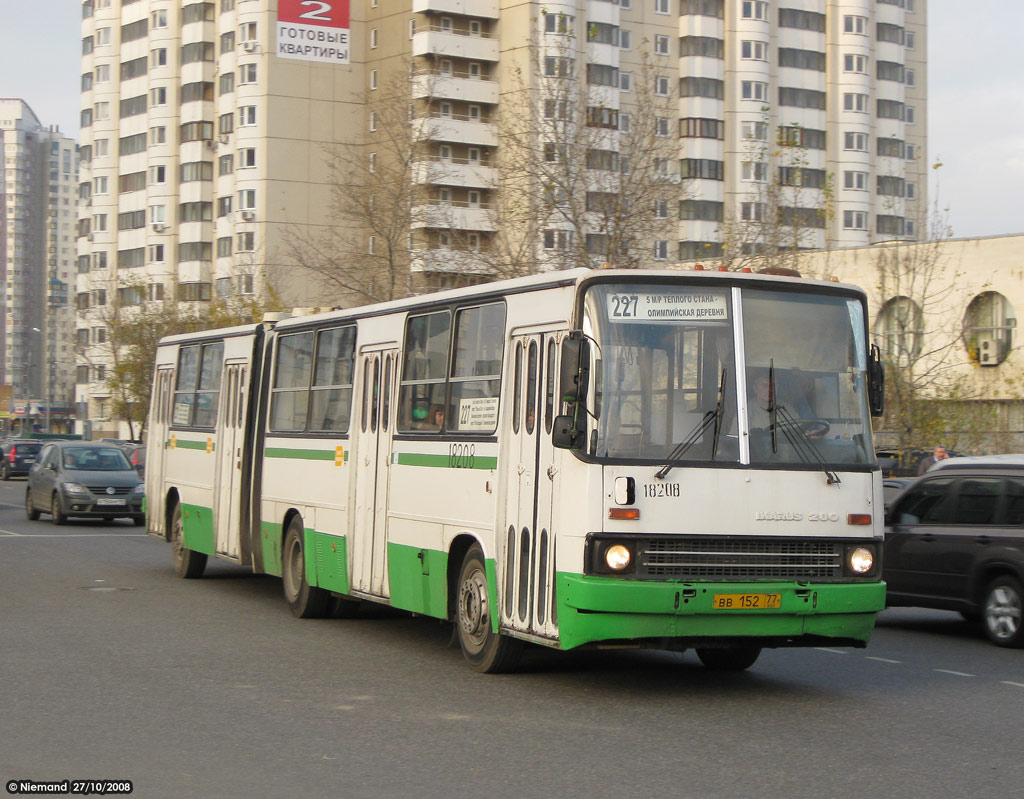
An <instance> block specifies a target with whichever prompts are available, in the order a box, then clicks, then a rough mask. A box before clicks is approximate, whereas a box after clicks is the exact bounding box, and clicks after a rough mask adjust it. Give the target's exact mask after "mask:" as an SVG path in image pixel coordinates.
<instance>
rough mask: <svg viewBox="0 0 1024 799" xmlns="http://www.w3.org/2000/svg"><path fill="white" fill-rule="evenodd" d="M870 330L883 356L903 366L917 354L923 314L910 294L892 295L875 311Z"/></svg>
mask: <svg viewBox="0 0 1024 799" xmlns="http://www.w3.org/2000/svg"><path fill="white" fill-rule="evenodd" d="M874 333H875V336H874V338H875V344H877V345H878V347H879V349H881V350H882V353H883V354H884V355H885V358H886V360H887V361H889V362H891V363H892V364H893V365H894V366H897V367H904V368H905V367H907V366H909V365H910V364H911V363H912V362H913V361H914V360H915V359H917V358H918V357H919V356H920V355H921V350H922V348H923V346H924V314H923V313H921V308H920V306H918V304H917V303H915V302H914V301H913V300H912V299H910V297H893V298H892V299H891V300H889V301H888V302H887V303H885V305H884V306H882V309H881V310H880V311H879V312H878V317H877V319H876V321H875V330H874Z"/></svg>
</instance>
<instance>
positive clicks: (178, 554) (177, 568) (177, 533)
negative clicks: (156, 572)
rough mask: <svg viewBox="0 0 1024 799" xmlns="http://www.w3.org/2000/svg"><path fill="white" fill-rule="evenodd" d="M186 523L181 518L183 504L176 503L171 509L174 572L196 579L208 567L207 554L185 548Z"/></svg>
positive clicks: (186, 577) (180, 575)
mask: <svg viewBox="0 0 1024 799" xmlns="http://www.w3.org/2000/svg"><path fill="white" fill-rule="evenodd" d="M183 530H184V523H183V522H182V520H181V505H179V504H178V503H175V504H174V510H172V511H171V557H172V558H173V559H174V572H175V574H177V575H178V576H179V577H184V578H185V579H186V580H195V579H196V578H198V577H202V576H203V571H204V570H205V569H206V555H205V554H203V553H202V552H196V551H195V550H192V549H185V547H184V545H183V543H182V539H183V536H182V532H183Z"/></svg>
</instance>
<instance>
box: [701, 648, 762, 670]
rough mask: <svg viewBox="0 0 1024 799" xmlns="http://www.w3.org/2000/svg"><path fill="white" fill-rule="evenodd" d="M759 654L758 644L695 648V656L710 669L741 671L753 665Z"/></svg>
mask: <svg viewBox="0 0 1024 799" xmlns="http://www.w3.org/2000/svg"><path fill="white" fill-rule="evenodd" d="M760 655H761V647H759V646H738V647H734V648H732V649H700V648H698V649H697V657H699V658H700V662H701V663H703V664H704V667H705V668H707V669H710V670H711V671H743V670H744V669H749V668H750V667H751V666H753V665H754V662H755V661H756V660H757V658H758V657H759V656H760Z"/></svg>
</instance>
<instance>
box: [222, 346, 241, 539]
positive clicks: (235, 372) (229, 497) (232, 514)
mask: <svg viewBox="0 0 1024 799" xmlns="http://www.w3.org/2000/svg"><path fill="white" fill-rule="evenodd" d="M245 381H246V364H245V363H244V362H242V363H228V364H226V365H225V367H224V378H223V381H222V384H221V392H220V393H221V407H220V413H218V414H217V452H216V454H215V457H216V459H217V466H216V468H217V478H216V491H217V495H216V499H215V502H216V505H215V508H214V514H215V516H214V518H215V519H216V520H217V530H216V536H217V541H216V550H217V554H218V555H224V556H226V557H229V558H237V557H238V555H239V540H240V537H241V529H240V524H239V522H240V519H239V512H238V509H239V507H240V500H241V498H240V497H239V492H240V490H241V485H242V438H243V435H244V426H245V384H246V383H245Z"/></svg>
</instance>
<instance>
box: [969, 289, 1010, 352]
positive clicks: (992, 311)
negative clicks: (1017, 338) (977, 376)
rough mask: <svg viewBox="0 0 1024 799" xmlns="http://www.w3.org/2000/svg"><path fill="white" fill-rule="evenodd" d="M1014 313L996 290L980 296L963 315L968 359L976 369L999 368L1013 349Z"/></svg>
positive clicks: (1006, 300) (1004, 298)
mask: <svg viewBox="0 0 1024 799" xmlns="http://www.w3.org/2000/svg"><path fill="white" fill-rule="evenodd" d="M1016 327H1017V312H1016V311H1015V310H1014V309H1013V306H1012V305H1011V304H1010V301H1009V300H1008V299H1006V297H1004V296H1003V295H1002V294H1000V293H999V292H998V291H986V292H984V293H982V294H979V295H978V296H977V297H975V298H974V299H973V300H971V304H970V305H968V306H967V311H966V312H965V313H964V332H963V338H964V346H965V347H966V348H967V357H968V358H970V359H971V361H973V362H974V363H976V364H978V365H979V366H998V365H999V364H1001V363H1002V362H1003V361H1005V360H1006V356H1007V355H1009V353H1010V349H1011V348H1012V347H1013V334H1014V330H1015V329H1016Z"/></svg>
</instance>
